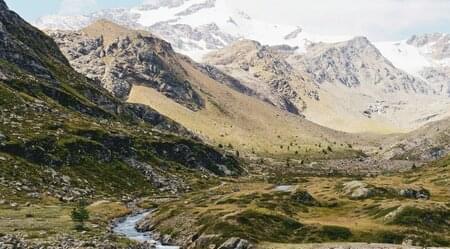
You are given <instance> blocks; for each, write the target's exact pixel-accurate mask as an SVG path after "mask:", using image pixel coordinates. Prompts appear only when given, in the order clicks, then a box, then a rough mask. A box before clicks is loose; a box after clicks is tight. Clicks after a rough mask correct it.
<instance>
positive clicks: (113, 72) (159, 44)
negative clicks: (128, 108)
mask: <svg viewBox="0 0 450 249" xmlns="http://www.w3.org/2000/svg"><path fill="white" fill-rule="evenodd" d="M49 34H50V36H51V37H52V38H54V39H55V40H56V42H57V43H58V45H59V47H60V48H61V50H62V52H63V53H64V54H65V55H66V56H67V58H68V59H69V61H70V63H71V65H72V66H73V67H74V68H75V69H76V70H77V71H78V72H80V73H83V74H85V75H86V76H87V77H89V78H91V79H94V80H97V81H99V82H101V85H102V86H103V87H104V88H105V89H107V90H108V91H110V92H111V93H112V94H113V95H115V96H117V97H119V98H122V99H126V98H127V97H128V94H129V93H130V90H131V87H132V85H133V84H136V85H146V86H149V87H152V88H155V89H156V90H158V91H159V92H161V93H163V94H164V95H166V96H167V97H169V98H172V99H173V100H174V101H176V102H177V103H180V104H183V105H184V106H186V107H188V108H190V109H192V110H198V109H200V108H202V106H203V100H202V98H201V97H200V95H199V94H198V93H197V92H196V91H195V90H194V89H193V88H192V86H191V84H190V82H189V81H187V80H186V78H187V77H186V76H185V72H184V71H183V69H182V68H181V66H180V65H179V62H178V58H177V55H176V54H175V52H174V51H173V49H172V47H171V45H170V44H169V43H167V42H165V41H163V40H160V39H158V38H156V37H155V36H153V35H151V34H149V33H146V32H136V31H131V30H127V29H125V28H123V27H121V26H118V25H116V24H113V23H110V22H108V21H98V22H96V23H94V24H92V25H91V26H89V27H87V28H85V29H83V30H81V31H79V32H58V31H53V32H50V33H49Z"/></svg>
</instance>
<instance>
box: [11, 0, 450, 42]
mask: <svg viewBox="0 0 450 249" xmlns="http://www.w3.org/2000/svg"><path fill="white" fill-rule="evenodd" d="M144 1H167V0H6V2H7V3H8V5H9V6H10V8H11V9H13V10H15V11H16V12H18V13H19V14H20V15H22V16H23V17H24V18H25V19H27V20H28V21H33V20H35V19H37V18H39V17H40V16H43V15H49V14H83V13H88V12H92V11H95V10H100V9H105V8H115V7H131V6H135V5H138V4H140V3H142V2H144ZM226 1H228V3H229V4H230V5H231V6H237V7H239V8H242V9H244V10H245V11H246V12H248V13H249V14H250V15H251V16H253V17H255V18H259V19H264V20H268V21H270V22H273V23H279V24H292V25H298V26H302V27H304V28H306V29H308V30H309V31H312V32H314V33H318V34H330V35H364V36H368V37H369V38H371V39H374V40H394V39H403V38H407V37H409V36H410V35H412V34H417V33H430V32H446V33H450V0H226Z"/></svg>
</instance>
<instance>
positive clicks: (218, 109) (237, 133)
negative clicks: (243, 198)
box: [128, 61, 369, 154]
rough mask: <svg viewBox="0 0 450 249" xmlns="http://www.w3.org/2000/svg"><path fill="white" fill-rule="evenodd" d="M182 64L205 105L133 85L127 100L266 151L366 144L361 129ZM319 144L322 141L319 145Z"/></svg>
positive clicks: (206, 133) (206, 134) (217, 137)
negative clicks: (188, 104)
mask: <svg viewBox="0 0 450 249" xmlns="http://www.w3.org/2000/svg"><path fill="white" fill-rule="evenodd" d="M181 64H182V66H183V67H184V69H185V70H186V72H187V73H188V75H189V77H190V82H192V83H193V84H194V86H195V88H196V89H197V91H198V92H199V93H201V95H202V97H203V98H204V99H205V100H206V106H205V108H204V109H202V110H200V111H198V112H193V111H191V110H189V109H187V108H185V107H183V106H182V105H179V104H177V103H175V102H174V101H172V100H170V99H169V98H167V97H166V96H164V95H163V94H161V93H159V92H158V91H156V90H154V89H152V88H149V87H146V86H140V85H135V86H133V88H132V90H131V93H130V96H129V98H128V102H130V103H140V104H146V105H149V106H151V107H152V108H154V109H156V110H157V111H158V112H160V113H162V114H164V115H166V116H168V117H170V118H172V119H174V120H175V121H177V122H179V123H181V124H182V125H184V126H185V127H187V128H188V129H190V130H192V131H194V132H196V133H197V134H200V135H201V136H202V137H203V138H205V139H206V140H208V141H210V142H211V143H213V144H216V145H218V144H222V145H224V146H227V145H229V144H231V145H232V146H233V148H237V149H239V150H243V151H255V152H256V153H262V154H263V153H266V154H294V152H295V151H297V152H298V153H299V154H308V153H309V154H313V153H317V152H321V151H322V149H323V148H326V147H327V146H328V145H330V146H332V147H334V148H333V149H334V150H336V151H339V150H344V149H348V145H347V144H353V145H354V147H358V144H359V145H363V144H368V143H369V142H368V141H364V140H363V139H361V137H360V136H359V135H352V134H347V133H343V132H337V131H334V130H331V129H328V128H325V127H322V126H320V125H316V124H314V123H312V122H310V121H307V120H305V119H303V118H301V117H299V116H296V115H292V114H288V113H286V112H283V111H280V110H279V109H277V108H276V107H273V106H271V105H269V104H267V103H265V102H263V101H260V100H258V99H256V98H254V97H249V96H246V95H244V94H241V93H239V92H236V91H234V90H232V89H230V88H229V87H227V86H224V85H222V84H220V83H218V82H216V81H214V80H212V79H211V78H209V77H207V76H206V75H204V74H202V73H200V72H199V71H198V70H196V69H195V68H194V67H193V66H192V65H191V64H190V63H188V62H184V61H182V63H181ZM319 144H320V145H321V146H320V147H319V146H318V145H319Z"/></svg>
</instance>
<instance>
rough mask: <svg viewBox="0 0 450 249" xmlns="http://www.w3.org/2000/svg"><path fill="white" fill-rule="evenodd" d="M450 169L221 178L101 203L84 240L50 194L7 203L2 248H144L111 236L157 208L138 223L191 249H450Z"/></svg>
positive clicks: (0, 210) (0, 212) (445, 165)
mask: <svg viewBox="0 0 450 249" xmlns="http://www.w3.org/2000/svg"><path fill="white" fill-rule="evenodd" d="M449 165H450V159H444V160H441V161H439V162H436V163H433V164H431V165H426V166H423V167H422V168H416V169H413V170H407V171H403V172H401V173H387V172H384V173H380V174H378V175H372V176H362V175H360V176H358V175H353V176H352V175H345V174H342V175H339V174H337V175H334V176H326V175H322V176H320V175H317V176H314V175H305V174H303V173H302V172H301V171H286V172H285V174H283V170H282V168H276V167H275V168H274V169H273V170H272V171H270V170H265V171H264V173H250V175H248V176H246V177H242V178H223V179H222V181H221V183H219V182H217V183H216V184H215V185H210V187H207V188H204V190H197V191H194V192H191V193H186V194H182V195H173V196H161V194H156V193H155V194H153V195H148V196H145V197H142V198H139V200H135V201H132V202H130V201H131V200H121V199H120V198H107V197H103V198H102V197H95V198H94V199H93V200H92V201H91V204H90V205H89V206H88V207H87V209H88V210H89V212H90V219H89V221H88V222H87V224H86V227H87V229H86V231H83V232H77V231H76V230H75V229H74V225H75V223H74V222H73V221H72V220H71V219H70V212H71V210H72V209H73V208H74V206H75V205H76V204H74V203H70V202H61V201H60V200H57V199H55V198H52V197H46V196H45V195H44V196H42V197H41V198H40V199H39V200H35V201H27V200H28V199H26V198H25V199H24V200H23V201H20V199H17V198H16V199H15V202H14V201H8V197H6V196H4V198H5V200H3V201H2V202H1V204H0V223H1V224H2V226H0V247H1V245H4V244H2V243H5V240H6V241H10V242H11V241H13V240H12V239H11V237H9V236H11V235H15V236H18V238H21V239H23V240H24V241H28V242H29V243H37V244H40V243H50V244H52V245H56V244H58V243H63V244H62V246H64V245H66V246H67V245H70V246H76V247H80V248H89V246H91V245H94V246H95V247H94V248H106V247H105V246H112V247H110V248H140V247H139V245H137V244H136V243H135V242H132V241H129V240H127V239H126V238H122V237H120V236H118V235H115V234H113V233H112V224H113V220H115V219H116V218H118V217H122V216H125V215H128V214H130V213H131V212H132V211H133V209H135V208H136V207H137V208H142V209H150V208H155V207H156V208H158V209H157V212H156V213H154V214H152V215H151V217H148V219H146V220H144V221H142V222H140V223H139V228H140V229H142V230H153V229H156V230H157V231H158V232H160V233H161V234H163V235H167V236H166V241H167V242H170V243H172V244H176V245H182V246H184V247H183V248H188V247H189V248H219V247H218V245H220V244H222V243H224V241H226V240H227V239H229V238H232V237H236V238H240V239H244V240H247V241H249V242H251V243H253V244H255V245H256V248H257V249H294V248H295V249H297V248H298V249H329V248H348V249H353V248H355V249H356V248H358V249H388V248H389V249H390V248H396V249H412V248H416V247H413V246H412V245H421V246H436V247H442V246H450V232H449V231H450V206H449V205H450V203H449V200H450V192H449V191H448V190H449V187H450V181H449V179H450V168H449ZM272 167H273V165H272ZM25 201H27V202H25ZM125 203H128V204H125ZM167 238H169V239H167ZM61 241H63V242H61ZM363 242H370V243H371V244H364V243H363ZM372 243H375V244H372ZM386 243H387V244H386ZM402 243H403V244H406V245H408V246H400V245H401V244H402ZM213 245H214V246H213ZM410 245H411V246H410ZM133 246H134V247H133ZM17 248H22V247H17ZM23 248H32V247H31V246H30V247H23ZM56 248H59V247H56ZM61 248H63V247H61ZM69 248H71V247H69ZM417 248H421V247H417Z"/></svg>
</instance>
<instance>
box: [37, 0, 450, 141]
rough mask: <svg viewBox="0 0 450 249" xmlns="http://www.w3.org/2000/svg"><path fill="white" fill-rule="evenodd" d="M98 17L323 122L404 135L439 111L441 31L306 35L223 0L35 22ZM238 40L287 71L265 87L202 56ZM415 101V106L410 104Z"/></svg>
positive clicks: (60, 25) (445, 65) (443, 73)
mask: <svg viewBox="0 0 450 249" xmlns="http://www.w3.org/2000/svg"><path fill="white" fill-rule="evenodd" d="M100 19H107V20H110V21H113V22H115V23H118V24H121V25H123V26H126V27H128V28H132V29H140V30H146V31H149V32H151V33H152V34H154V35H156V36H158V37H160V38H162V39H164V40H166V41H168V42H170V43H171V44H172V46H173V48H174V50H175V51H176V52H179V53H182V54H185V55H188V56H190V57H191V58H193V59H194V60H196V61H197V62H200V63H202V64H209V65H211V66H214V67H217V68H219V69H220V70H222V71H225V72H227V73H228V74H229V75H231V76H233V77H234V78H237V79H238V80H240V81H241V83H242V84H243V85H245V86H246V87H247V88H249V89H251V90H253V91H254V92H255V93H256V94H257V95H258V96H259V98H261V99H264V100H267V102H269V103H271V104H272V105H274V106H277V107H279V108H280V109H282V110H287V111H289V112H291V113H294V114H301V115H304V116H305V117H306V118H307V119H308V120H310V121H313V122H315V123H318V124H320V125H323V126H326V127H330V128H332V129H337V130H342V131H346V132H377V133H380V132H381V133H392V132H406V131H412V130H413V129H417V128H419V127H420V126H422V125H424V124H426V123H428V122H432V121H437V120H440V119H443V118H446V117H448V116H449V111H448V109H449V108H448V107H449V105H450V100H449V82H450V75H449V67H450V62H449V60H450V59H449V52H448V51H449V47H450V42H449V37H450V35H448V34H439V33H436V34H426V35H415V36H413V37H411V38H409V39H407V40H405V41H394V42H371V41H370V40H368V39H367V38H365V37H355V38H352V36H346V37H332V36H323V35H315V34H311V33H308V32H307V31H305V30H304V29H303V28H301V27H297V26H289V25H279V24H274V23H269V22H266V21H264V20H259V19H256V18H253V17H251V16H250V15H248V14H247V13H245V12H244V11H243V10H241V9H238V8H232V7H230V6H229V5H227V3H226V1H224V0H207V1H202V0H189V1H162V2H155V3H152V4H144V5H140V6H137V7H134V8H131V9H114V10H104V11H100V12H95V13H92V14H87V15H81V16H58V15H54V16H47V17H42V18H41V19H39V20H37V21H36V23H35V24H36V26H38V27H40V28H41V29H50V30H80V29H82V28H83V27H86V26H88V25H89V24H91V23H92V22H94V21H96V20H100ZM245 40H249V41H255V42H256V43H255V46H256V47H260V48H255V47H253V48H250V47H249V48H248V49H250V50H251V51H248V53H255V52H256V51H257V50H258V51H259V53H258V54H257V55H258V56H263V57H264V55H263V54H265V55H266V56H267V55H268V54H270V56H271V57H272V59H271V60H273V61H272V62H269V63H272V64H273V63H279V64H277V66H281V67H284V69H286V70H289V72H284V75H277V76H276V77H273V76H271V78H270V79H269V81H270V83H269V85H267V84H266V83H267V82H268V79H267V78H265V77H262V78H261V79H259V80H258V79H257V77H255V76H259V74H258V72H256V73H255V72H253V71H255V70H257V69H252V70H247V71H246V70H237V68H236V67H243V68H244V69H246V67H247V65H225V64H227V63H226V62H224V61H217V60H218V58H215V59H213V58H212V57H219V58H220V56H219V55H218V53H221V52H222V53H224V54H227V55H226V56H228V57H230V56H231V54H230V52H233V51H230V50H233V49H235V50H236V51H234V52H235V55H236V56H241V54H240V52H243V51H241V50H240V49H246V47H245V46H246V45H244V44H245V42H243V41H245ZM236 44H237V45H236ZM247 44H250V43H247ZM256 44H257V45H256ZM269 48H270V49H269ZM275 54H276V55H275ZM247 56H251V55H250V54H249V55H247ZM274 57H278V58H277V59H273V58H274ZM256 58H257V59H260V60H261V62H260V63H262V64H264V63H266V64H267V63H268V62H267V61H266V62H262V61H263V60H266V58H259V57H256ZM224 59H225V58H224ZM253 61H255V60H253ZM233 63H235V64H236V63H237V62H236V61H233ZM277 66H274V67H277ZM265 68H267V67H264V68H262V70H264V69H265ZM287 68H289V69H287ZM282 70H283V69H282ZM278 72H280V70H278ZM278 72H277V73H278ZM293 72H295V73H293ZM293 74H295V76H293ZM261 81H262V82H261ZM320 96H321V98H320ZM319 98H320V100H317V99H319ZM417 101H420V102H421V103H424V104H423V105H420V106H417V105H416V103H417ZM348 123H352V125H351V126H348V125H347V124H348Z"/></svg>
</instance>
